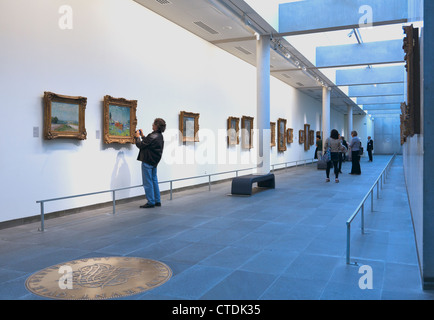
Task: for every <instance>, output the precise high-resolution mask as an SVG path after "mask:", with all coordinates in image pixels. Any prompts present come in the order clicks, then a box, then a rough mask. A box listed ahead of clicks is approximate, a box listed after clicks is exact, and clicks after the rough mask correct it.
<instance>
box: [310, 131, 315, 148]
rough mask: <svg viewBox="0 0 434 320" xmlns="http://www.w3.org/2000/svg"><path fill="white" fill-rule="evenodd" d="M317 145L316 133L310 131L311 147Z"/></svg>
mask: <svg viewBox="0 0 434 320" xmlns="http://www.w3.org/2000/svg"><path fill="white" fill-rule="evenodd" d="M314 144H315V131H314V130H309V145H310V146H313V145H314Z"/></svg>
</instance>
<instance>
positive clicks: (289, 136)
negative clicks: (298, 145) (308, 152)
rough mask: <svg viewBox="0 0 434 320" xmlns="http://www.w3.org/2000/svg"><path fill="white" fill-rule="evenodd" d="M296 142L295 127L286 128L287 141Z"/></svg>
mask: <svg viewBox="0 0 434 320" xmlns="http://www.w3.org/2000/svg"><path fill="white" fill-rule="evenodd" d="M293 142H294V129H292V128H288V129H287V130H286V143H293Z"/></svg>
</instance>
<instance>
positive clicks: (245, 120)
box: [241, 116, 253, 149]
mask: <svg viewBox="0 0 434 320" xmlns="http://www.w3.org/2000/svg"><path fill="white" fill-rule="evenodd" d="M241 147H242V148H243V149H252V148H253V117H247V116H243V117H242V118H241Z"/></svg>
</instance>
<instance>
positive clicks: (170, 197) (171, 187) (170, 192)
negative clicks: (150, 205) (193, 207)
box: [170, 181, 172, 200]
mask: <svg viewBox="0 0 434 320" xmlns="http://www.w3.org/2000/svg"><path fill="white" fill-rule="evenodd" d="M170 200H172V181H170Z"/></svg>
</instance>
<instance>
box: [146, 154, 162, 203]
mask: <svg viewBox="0 0 434 320" xmlns="http://www.w3.org/2000/svg"><path fill="white" fill-rule="evenodd" d="M142 180H143V188H144V189H145V194H146V198H147V199H148V203H149V204H151V205H155V203H159V202H161V199H160V187H159V186H158V178H157V167H153V166H151V165H149V164H147V163H145V162H142Z"/></svg>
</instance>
